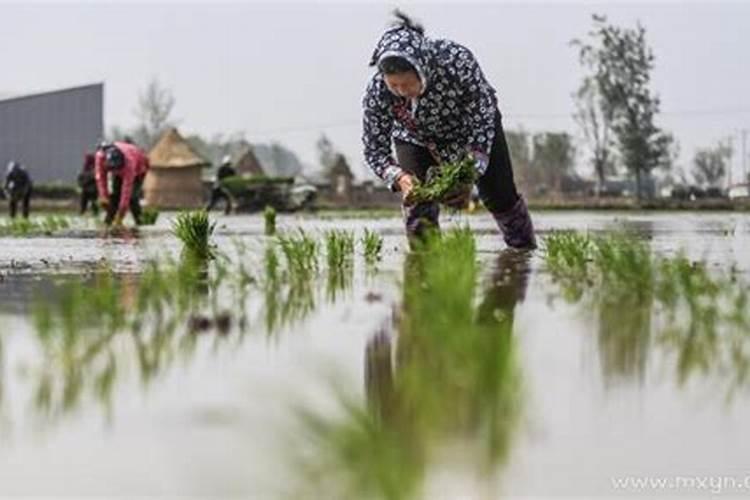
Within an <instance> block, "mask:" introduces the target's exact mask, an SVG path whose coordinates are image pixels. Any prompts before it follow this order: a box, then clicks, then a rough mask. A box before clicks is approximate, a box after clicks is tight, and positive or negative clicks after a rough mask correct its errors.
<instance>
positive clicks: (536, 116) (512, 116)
mask: <svg viewBox="0 0 750 500" xmlns="http://www.w3.org/2000/svg"><path fill="white" fill-rule="evenodd" d="M743 114H750V109H740V108H737V109H729V108H724V109H720V108H718V109H683V110H673V111H669V110H667V111H661V112H660V113H659V115H663V116H706V115H743ZM572 116H573V112H569V113H512V112H511V113H503V119H509V120H540V119H563V118H572ZM361 125H362V120H361V119H357V120H342V121H337V122H328V123H319V124H307V125H290V126H285V127H279V128H276V129H266V130H250V131H248V132H247V133H248V135H273V134H293V133H301V132H311V131H319V130H324V129H333V128H350V127H360V126H361Z"/></svg>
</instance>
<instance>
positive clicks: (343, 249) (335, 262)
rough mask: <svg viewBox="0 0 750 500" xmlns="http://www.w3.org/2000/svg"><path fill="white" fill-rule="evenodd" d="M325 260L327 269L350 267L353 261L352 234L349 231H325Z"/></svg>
mask: <svg viewBox="0 0 750 500" xmlns="http://www.w3.org/2000/svg"><path fill="white" fill-rule="evenodd" d="M325 241H326V260H327V263H328V268H329V269H339V268H342V267H351V266H352V264H353V262H354V234H352V233H351V232H350V231H340V230H334V231H327V232H326V233H325Z"/></svg>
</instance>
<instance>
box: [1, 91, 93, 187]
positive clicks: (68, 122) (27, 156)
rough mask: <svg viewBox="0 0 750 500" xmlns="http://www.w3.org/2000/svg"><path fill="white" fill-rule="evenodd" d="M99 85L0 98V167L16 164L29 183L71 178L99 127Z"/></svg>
mask: <svg viewBox="0 0 750 500" xmlns="http://www.w3.org/2000/svg"><path fill="white" fill-rule="evenodd" d="M103 99H104V84H102V83H97V84H93V85H85V86H81V87H74V88H69V89H62V90H56V91H53V92H45V93H41V94H33V95H26V96H21V97H13V98H10V99H2V100H0V166H1V167H2V169H3V170H2V171H3V174H4V173H5V165H7V164H8V162H9V161H11V160H15V161H18V162H20V163H22V164H23V165H24V166H25V167H26V169H27V170H28V172H29V173H30V174H31V177H32V179H33V181H34V183H35V184H40V183H44V184H46V183H51V182H64V183H73V182H75V179H76V176H77V175H78V172H79V171H80V168H81V164H82V163H83V158H84V155H85V153H86V152H87V151H91V150H92V149H93V148H94V147H95V146H96V143H97V141H99V140H101V138H102V137H103V135H104V134H103V132H104V104H103Z"/></svg>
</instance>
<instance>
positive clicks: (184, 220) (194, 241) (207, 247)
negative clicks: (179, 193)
mask: <svg viewBox="0 0 750 500" xmlns="http://www.w3.org/2000/svg"><path fill="white" fill-rule="evenodd" d="M215 227H216V222H213V223H212V222H211V220H210V218H209V216H208V212H207V211H205V210H198V211H195V212H183V213H181V214H180V215H178V216H177V219H176V220H175V222H174V224H173V226H172V232H173V233H174V235H175V236H177V238H179V239H180V241H182V245H183V247H182V248H183V255H185V256H187V257H189V258H194V259H197V260H200V261H207V260H211V259H214V258H215V257H216V247H215V245H214V244H213V243H211V235H213V232H214V229H215Z"/></svg>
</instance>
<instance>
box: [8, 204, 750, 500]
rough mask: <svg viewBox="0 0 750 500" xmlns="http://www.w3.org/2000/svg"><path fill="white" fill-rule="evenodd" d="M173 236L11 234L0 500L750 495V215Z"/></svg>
mask: <svg viewBox="0 0 750 500" xmlns="http://www.w3.org/2000/svg"><path fill="white" fill-rule="evenodd" d="M175 215H176V214H162V216H161V217H160V219H159V220H158V222H157V224H156V225H154V226H149V227H144V228H141V229H139V230H138V231H137V232H127V233H123V234H120V235H107V234H106V233H105V232H104V231H103V230H102V229H100V228H98V227H96V226H95V225H94V224H93V223H91V222H89V221H86V220H83V219H80V220H79V219H74V218H73V219H70V221H68V222H65V223H60V221H57V222H56V223H53V222H49V221H48V222H47V227H46V228H45V227H42V228H41V229H40V228H32V229H34V230H26V231H21V232H20V233H19V231H18V230H13V231H11V230H8V231H5V232H2V231H0V234H2V236H0V247H1V248H2V252H0V274H1V277H0V497H3V496H10V497H12V496H29V495H36V496H50V497H60V496H76V497H77V496H98V497H114V496H118V497H139V496H141V497H146V496H190V497H199V498H222V497H239V498H389V499H399V498H404V499H411V498H430V499H436V498H446V499H449V498H450V499H453V498H481V499H492V498H512V497H518V496H527V497H528V496H537V497H549V496H558V495H566V496H571V497H576V498H580V497H596V498H599V497H608V496H644V497H650V498H653V497H662V496H670V495H677V494H686V495H693V496H695V497H707V496H709V495H711V494H718V493H721V494H722V496H727V497H730V496H743V495H744V494H746V492H744V491H743V488H750V479H746V477H748V476H750V469H748V465H747V457H748V451H747V450H748V445H750V433H748V431H747V422H748V420H749V419H750V388H749V387H748V384H749V383H750V379H749V377H750V328H749V325H750V309H748V307H747V304H748V302H747V301H748V297H749V295H748V291H749V290H750V288H748V285H749V284H750V252H749V251H748V248H750V246H748V244H750V217H748V216H746V215H743V214H731V213H720V214H719V213H716V214H695V213H658V214H647V213H642V214H641V213H633V212H628V213H613V212H606V213H605V212H602V213H591V212H549V213H545V212H541V213H537V214H534V215H535V224H536V227H537V231H538V235H539V238H540V240H541V241H542V245H541V246H542V248H541V249H540V250H537V251H536V252H534V253H533V254H529V253H523V252H517V251H511V250H506V249H505V247H504V244H503V243H502V241H501V238H500V237H499V236H498V234H497V233H496V231H495V228H494V223H493V222H492V220H491V219H490V218H489V217H487V216H484V215H475V216H447V217H445V218H444V219H443V221H442V224H443V230H444V238H443V239H441V240H440V241H439V242H435V243H433V244H432V245H431V246H428V247H425V248H421V249H418V250H416V251H410V249H409V245H408V243H407V241H406V238H405V236H404V234H403V230H402V226H401V221H400V219H399V218H398V217H396V216H394V217H379V218H367V217H338V216H336V215H331V216H325V217H313V216H302V217H297V216H279V217H278V219H277V221H276V226H277V227H276V230H277V235H276V236H268V235H266V234H265V232H266V231H265V224H264V218H263V216H262V215H257V216H228V217H222V216H213V215H212V219H213V220H215V221H216V227H215V230H214V233H213V236H212V238H211V240H212V242H213V245H214V246H213V247H212V251H213V253H214V254H215V256H216V258H215V259H213V260H208V261H206V262H204V263H203V264H202V265H198V266H185V263H184V250H183V247H182V243H181V242H180V240H179V239H178V238H176V237H175V235H174V234H173V233H172V230H171V228H172V222H173V220H174V216H175ZM2 224H5V222H3V223H2ZM2 224H0V225H2ZM39 225H42V223H41V222H40V223H39ZM3 227H6V226H3ZM466 227H469V228H471V231H470V232H469V231H466V230H465V229H463V230H462V229H461V228H466ZM36 229H39V230H36ZM300 229H301V230H302V231H300ZM716 478H724V480H722V481H719V482H717V479H716ZM636 479H638V480H642V481H652V482H651V483H648V484H646V483H636V482H635V480H636ZM670 481H671V482H670Z"/></svg>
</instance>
